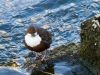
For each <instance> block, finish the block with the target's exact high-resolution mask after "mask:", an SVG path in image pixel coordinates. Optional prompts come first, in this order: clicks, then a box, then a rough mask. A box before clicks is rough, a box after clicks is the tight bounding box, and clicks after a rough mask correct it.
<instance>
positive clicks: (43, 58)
mask: <svg viewBox="0 0 100 75" xmlns="http://www.w3.org/2000/svg"><path fill="white" fill-rule="evenodd" d="M46 54H47V50H45V51H44V56H43V57H42V59H41V61H45V60H46Z"/></svg>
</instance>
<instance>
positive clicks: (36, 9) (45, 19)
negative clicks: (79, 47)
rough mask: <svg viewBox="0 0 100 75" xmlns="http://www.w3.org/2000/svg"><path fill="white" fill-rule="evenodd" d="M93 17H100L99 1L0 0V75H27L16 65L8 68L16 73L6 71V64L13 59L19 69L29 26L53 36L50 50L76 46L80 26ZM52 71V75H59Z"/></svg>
mask: <svg viewBox="0 0 100 75" xmlns="http://www.w3.org/2000/svg"><path fill="white" fill-rule="evenodd" d="M96 14H100V0H0V63H1V64H0V65H1V67H0V75H8V74H7V73H11V72H12V73H11V74H9V75H28V74H26V73H25V72H26V71H25V72H22V71H20V70H23V69H20V68H19V67H16V65H12V66H13V67H16V69H17V70H14V69H12V68H7V67H6V66H7V65H8V64H7V63H6V62H7V61H9V60H11V61H13V59H15V60H16V62H17V64H19V65H20V64H21V63H22V62H23V61H25V58H24V55H26V54H27V53H29V52H30V51H29V50H28V49H27V48H25V46H24V44H23V38H24V35H25V30H26V28H27V27H28V26H29V25H31V24H32V25H34V26H36V27H43V28H45V29H47V30H49V31H50V32H52V33H54V34H55V37H54V38H53V43H52V45H51V48H50V49H52V48H55V47H57V46H59V45H62V44H67V43H70V42H80V37H79V32H80V27H79V26H80V23H81V22H82V21H83V20H86V19H87V18H90V17H92V16H94V15H96ZM5 64H7V65H6V66H5ZM2 66H3V67H2ZM55 67H56V66H54V70H55V71H54V73H59V72H60V71H59V70H58V68H55ZM58 67H59V66H58ZM59 68H60V67H59ZM63 68H64V66H62V69H63ZM68 68H70V67H68ZM5 70H6V71H7V73H6V72H5ZM57 70H58V71H57ZM68 70H69V69H68ZM13 72H14V74H13ZM63 72H64V71H63ZM63 72H62V71H61V72H60V73H63ZM66 72H67V71H66ZM2 73H3V74H2ZM66 75H67V74H66ZM87 75H88V74H87Z"/></svg>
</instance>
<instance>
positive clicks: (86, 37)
mask: <svg viewBox="0 0 100 75" xmlns="http://www.w3.org/2000/svg"><path fill="white" fill-rule="evenodd" d="M80 37H81V45H80V55H81V57H82V59H83V60H86V61H87V62H88V63H89V64H90V65H91V67H92V68H94V67H95V68H97V67H98V66H99V67H98V70H99V69H100V15H96V16H94V17H92V18H90V19H88V20H86V21H84V22H82V23H81V33H80ZM95 68H94V69H95Z"/></svg>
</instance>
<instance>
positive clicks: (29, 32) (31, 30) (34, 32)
mask: <svg viewBox="0 0 100 75" xmlns="http://www.w3.org/2000/svg"><path fill="white" fill-rule="evenodd" d="M26 35H29V36H30V37H35V36H37V35H38V34H37V30H36V28H35V27H34V26H29V27H28V29H27V31H26Z"/></svg>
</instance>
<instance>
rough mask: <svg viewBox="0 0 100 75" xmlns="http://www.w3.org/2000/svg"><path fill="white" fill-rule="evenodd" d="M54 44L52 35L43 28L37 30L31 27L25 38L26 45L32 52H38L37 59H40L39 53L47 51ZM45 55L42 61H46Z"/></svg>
mask: <svg viewBox="0 0 100 75" xmlns="http://www.w3.org/2000/svg"><path fill="white" fill-rule="evenodd" d="M51 43H52V34H51V33H50V32H49V31H47V30H46V29H43V28H36V27H34V26H29V27H28V29H27V30H26V35H25V38H24V45H25V46H26V47H27V48H28V49H29V50H31V51H35V52H36V58H38V52H42V51H45V54H46V50H47V49H48V48H49V47H50V44H51ZM45 54H44V56H43V58H42V59H41V61H43V60H45Z"/></svg>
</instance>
